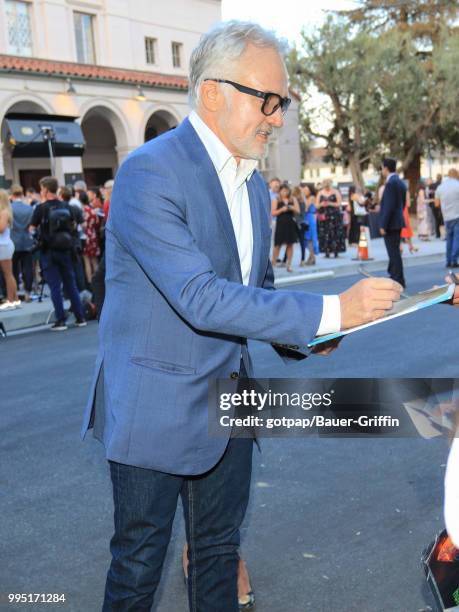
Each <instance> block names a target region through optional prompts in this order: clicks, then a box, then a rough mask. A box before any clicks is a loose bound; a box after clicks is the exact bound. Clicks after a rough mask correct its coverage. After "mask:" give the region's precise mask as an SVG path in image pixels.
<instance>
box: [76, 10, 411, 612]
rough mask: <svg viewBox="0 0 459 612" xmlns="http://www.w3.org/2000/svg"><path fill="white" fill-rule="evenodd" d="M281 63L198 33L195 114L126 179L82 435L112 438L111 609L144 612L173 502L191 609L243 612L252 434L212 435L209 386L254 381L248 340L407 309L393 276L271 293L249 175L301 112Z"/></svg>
mask: <svg viewBox="0 0 459 612" xmlns="http://www.w3.org/2000/svg"><path fill="white" fill-rule="evenodd" d="M282 53H283V50H282V48H281V47H280V45H279V42H278V41H277V39H276V38H275V36H274V35H273V34H272V33H271V32H267V31H265V30H264V29H262V28H261V27H260V26H259V25H257V24H254V23H241V22H236V21H232V22H228V23H222V24H219V25H218V26H216V27H215V28H213V29H212V30H211V31H210V32H208V33H207V34H205V35H204V36H203V37H202V39H201V41H200V43H199V45H198V46H197V48H196V49H195V50H194V51H193V54H192V56H191V62H190V102H191V106H192V108H193V111H192V112H191V114H190V116H189V117H188V118H187V119H185V120H184V121H183V123H182V124H181V125H179V126H178V127H177V128H176V129H175V130H172V131H170V132H167V133H165V134H163V135H161V136H160V137H159V138H156V139H153V140H150V141H149V142H147V143H146V144H144V145H143V146H142V147H140V148H139V149H137V150H136V151H135V152H133V153H132V154H131V155H129V156H128V157H127V159H126V160H125V162H124V163H123V165H122V166H121V168H120V170H119V172H118V175H117V177H116V180H115V185H114V190H113V196H112V200H111V207H110V214H109V217H108V223H107V228H106V266H107V273H106V299H105V303H104V307H103V309H102V315H101V320H100V331H99V336H100V346H99V352H98V356H97V362H96V372H95V376H94V379H93V383H92V388H91V393H90V398H89V402H88V405H87V408H86V413H85V417H84V423H83V428H82V435H83V436H84V435H85V433H86V431H87V430H88V429H89V428H93V429H94V435H95V437H96V438H98V439H99V440H101V441H102V442H103V444H104V446H105V450H106V458H107V459H108V461H109V464H110V473H111V479H112V484H113V499H114V506H115V534H114V536H113V538H112V540H111V552H112V562H111V565H110V569H109V571H108V575H107V582H106V588H105V600H104V606H103V610H105V611H108V610H135V611H138V610H149V609H150V608H151V606H152V603H153V598H154V594H155V591H156V588H157V586H158V583H159V580H160V576H161V570H162V566H163V561H164V557H165V554H166V550H167V547H168V543H169V539H170V536H171V529H172V523H173V519H174V515H175V511H176V506H177V501H178V498H179V496H180V497H181V499H182V505H183V511H184V516H185V525H186V534H187V541H188V560H189V570H188V597H189V607H190V610H192V611H193V612H198V611H199V612H236V611H237V610H238V597H237V569H238V547H239V528H240V525H241V523H242V521H243V518H244V514H245V510H246V508H247V503H248V499H249V488H250V477H251V465H252V449H253V438H249V437H247V438H243V437H231V435H230V434H231V431H230V430H228V429H225V430H224V431H222V432H221V434H220V435H219V436H211V435H209V424H208V414H209V413H208V408H209V406H208V391H209V388H208V381H209V379H216V378H224V379H227V380H228V382H229V383H230V384H231V385H234V391H236V390H237V388H238V384H239V379H240V378H241V377H242V378H244V377H246V376H247V375H249V376H250V375H251V374H252V366H251V360H250V357H249V352H248V346H247V339H248V338H253V339H257V340H262V341H265V342H268V343H280V344H283V345H306V344H307V342H308V341H309V340H310V339H312V338H313V337H315V336H316V335H317V334H323V333H327V332H333V331H338V330H340V329H344V328H348V327H351V326H354V325H358V324H362V323H366V322H368V321H371V320H374V319H376V318H378V317H381V316H382V315H383V314H384V312H385V311H386V310H387V309H389V308H391V307H392V305H393V302H394V301H395V300H397V299H398V298H399V296H400V291H401V287H400V285H398V284H397V283H395V282H394V281H392V280H390V279H382V278H372V279H364V280H362V281H360V282H359V283H357V284H356V285H354V286H353V287H351V288H350V289H348V290H347V291H344V292H343V293H342V294H340V295H332V296H321V295H314V294H309V293H304V292H301V291H274V290H273V289H274V283H273V280H274V279H273V271H272V268H271V264H270V260H269V251H270V235H271V232H270V223H269V221H270V199H269V193H268V189H267V187H266V184H265V182H264V180H263V178H262V177H261V175H260V174H259V173H258V172H257V170H256V166H257V162H258V160H260V159H262V158H263V157H264V156H265V155H266V153H267V148H268V141H269V137H270V136H271V135H272V134H273V132H274V131H275V130H278V129H279V128H281V127H282V125H283V122H284V113H285V112H286V111H287V109H288V106H289V104H290V99H289V97H288V79H287V71H286V68H285V65H284V62H283V59H282ZM211 408H212V407H211ZM225 414H226V413H225ZM229 416H232V414H231V412H230V413H229Z"/></svg>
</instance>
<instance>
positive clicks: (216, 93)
mask: <svg viewBox="0 0 459 612" xmlns="http://www.w3.org/2000/svg"><path fill="white" fill-rule="evenodd" d="M199 100H200V102H201V104H202V105H203V106H204V108H205V109H206V110H207V111H210V112H211V113H214V112H215V111H217V110H219V109H220V108H221V105H222V103H223V92H222V91H221V89H220V86H219V84H218V83H217V82H216V81H203V83H202V84H201V95H200V97H199Z"/></svg>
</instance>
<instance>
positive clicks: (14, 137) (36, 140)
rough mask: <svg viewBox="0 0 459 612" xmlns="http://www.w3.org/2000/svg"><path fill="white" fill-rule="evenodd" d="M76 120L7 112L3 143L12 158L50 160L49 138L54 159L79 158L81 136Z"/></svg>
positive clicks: (83, 143) (55, 116)
mask: <svg viewBox="0 0 459 612" xmlns="http://www.w3.org/2000/svg"><path fill="white" fill-rule="evenodd" d="M75 119H77V117H67V116H63V115H40V114H32V113H30V114H29V113H8V114H7V115H5V121H6V125H7V140H6V144H7V145H8V146H9V147H10V149H11V154H12V156H13V157H49V145H48V140H49V139H51V142H52V146H53V154H54V156H55V157H81V156H82V155H83V152H84V146H85V141H84V136H83V132H82V131H81V127H80V125H79V124H78V123H76V121H75Z"/></svg>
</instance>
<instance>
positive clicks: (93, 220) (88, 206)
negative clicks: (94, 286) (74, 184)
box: [80, 189, 101, 284]
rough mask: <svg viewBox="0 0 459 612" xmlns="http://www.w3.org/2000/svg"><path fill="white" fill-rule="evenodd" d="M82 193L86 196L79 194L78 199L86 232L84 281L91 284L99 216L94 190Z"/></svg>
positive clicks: (99, 223)
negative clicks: (81, 207)
mask: <svg viewBox="0 0 459 612" xmlns="http://www.w3.org/2000/svg"><path fill="white" fill-rule="evenodd" d="M83 195H84V196H86V194H83V193H82V194H80V201H81V203H82V204H83V216H84V224H83V227H84V232H85V234H86V241H85V245H84V249H83V261H84V270H85V275H86V281H87V283H88V284H91V281H92V277H93V275H94V272H95V271H96V268H97V263H98V261H99V257H100V242H99V230H100V225H101V218H100V216H99V215H98V214H97V211H98V208H99V207H98V202H97V198H96V197H95V190H92V189H90V190H89V191H88V195H87V196H86V197H83V198H82V196H83Z"/></svg>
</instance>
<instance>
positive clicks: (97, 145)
mask: <svg viewBox="0 0 459 612" xmlns="http://www.w3.org/2000/svg"><path fill="white" fill-rule="evenodd" d="M81 129H82V131H83V135H84V139H85V142H86V146H85V151H84V154H83V159H82V162H83V175H84V179H85V181H86V184H87V185H88V187H89V186H93V187H94V186H101V185H103V184H104V183H105V181H108V180H109V179H112V178H113V177H114V176H115V173H116V169H117V167H118V155H117V152H116V146H117V137H116V132H115V128H114V126H113V111H111V110H110V109H108V108H106V107H103V106H96V107H93V108H91V109H90V110H89V111H88V112H87V113H86V114H85V116H84V117H83V120H82V122H81Z"/></svg>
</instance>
